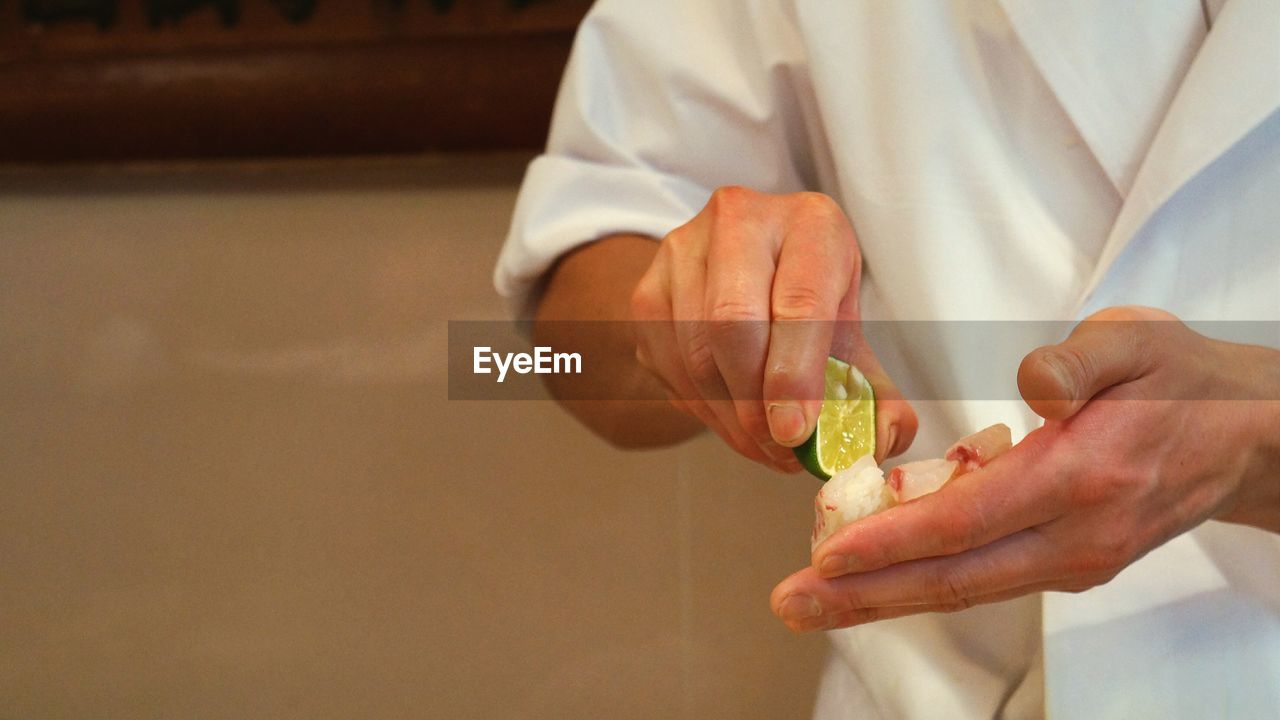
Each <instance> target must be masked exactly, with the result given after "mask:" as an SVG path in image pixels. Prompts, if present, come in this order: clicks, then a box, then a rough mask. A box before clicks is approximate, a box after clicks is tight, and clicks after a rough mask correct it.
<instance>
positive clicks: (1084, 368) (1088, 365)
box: [1053, 345, 1096, 389]
mask: <svg viewBox="0 0 1280 720" xmlns="http://www.w3.org/2000/svg"><path fill="white" fill-rule="evenodd" d="M1053 356H1054V358H1055V359H1056V360H1057V361H1058V363H1059V365H1060V366H1061V368H1062V369H1063V370H1065V371H1066V372H1067V374H1068V375H1070V377H1071V379H1072V380H1073V381H1074V385H1075V387H1076V388H1081V389H1083V388H1084V387H1085V384H1086V383H1087V382H1088V381H1089V378H1091V377H1094V370H1095V364H1096V363H1095V362H1094V360H1093V358H1092V357H1091V356H1090V355H1088V354H1087V353H1085V352H1084V351H1083V350H1082V349H1080V348H1078V347H1076V346H1074V345H1061V346H1058V347H1057V348H1055V349H1054V350H1053Z"/></svg>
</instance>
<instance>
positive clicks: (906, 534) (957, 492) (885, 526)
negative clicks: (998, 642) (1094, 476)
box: [812, 433, 1067, 578]
mask: <svg viewBox="0 0 1280 720" xmlns="http://www.w3.org/2000/svg"><path fill="white" fill-rule="evenodd" d="M1038 437H1039V436H1038V434H1037V433H1032V434H1031V435H1028V436H1027V438H1026V439H1024V440H1023V441H1022V442H1021V443H1019V444H1018V446H1016V447H1014V448H1013V449H1012V450H1010V451H1009V452H1007V453H1005V454H1004V455H1001V456H1000V457H999V458H996V459H995V460H994V461H992V462H991V464H989V465H987V466H986V467H984V468H981V469H979V470H975V471H973V472H970V473H966V474H964V475H961V476H960V477H958V478H956V479H955V480H952V481H951V482H949V483H947V484H946V485H945V486H944V487H943V488H942V489H941V490H939V491H937V492H935V493H931V494H929V495H925V496H924V497H921V498H917V499H915V500H912V501H911V502H908V503H905V504H903V505H899V506H897V507H893V508H890V509H888V510H886V511H884V512H881V513H877V514H875V515H872V516H870V517H867V518H863V519H862V520H859V521H857V522H855V523H852V524H850V525H848V526H846V527H844V528H841V529H840V530H838V531H837V532H835V533H833V534H832V535H831V537H829V538H827V539H826V540H824V541H823V542H822V543H821V544H820V545H818V547H816V548H815V549H814V552H813V556H812V564H813V567H814V568H815V569H816V570H817V571H818V574H820V575H821V576H823V577H827V578H831V577H837V576H840V575H845V574H848V573H863V572H870V571H872V570H878V569H880V568H883V567H887V566H889V565H893V564H895V563H901V562H907V561H910V560H919V559H921V558H929V557H942V556H947V555H957V554H959V553H962V552H965V551H966V550H970V549H972V548H975V547H981V546H983V545H986V544H987V543H990V542H993V541H995V540H998V539H1000V538H1002V537H1005V536H1008V535H1013V534H1014V533H1017V532H1019V531H1022V530H1025V529H1027V528H1029V527H1034V526H1036V525H1041V524H1043V523H1045V522H1048V521H1050V520H1053V519H1055V518H1057V517H1059V516H1061V515H1062V514H1064V512H1065V511H1064V508H1065V506H1066V502H1067V497H1066V489H1065V488H1064V487H1063V485H1064V484H1063V483H1061V482H1057V481H1056V479H1055V478H1053V477H1044V474H1045V473H1047V472H1053V471H1052V470H1048V469H1046V468H1045V467H1043V465H1044V463H1039V465H1040V466H1037V464H1038V462H1037V461H1039V460H1040V458H1041V457H1042V455H1043V453H1042V452H1041V451H1040V450H1039V448H1038V447H1037V445H1038ZM1036 473H1039V474H1040V475H1041V477H1040V478H1036V479H1037V480H1038V481H1036V482H1031V481H1029V479H1030V478H1034V477H1035V474H1036Z"/></svg>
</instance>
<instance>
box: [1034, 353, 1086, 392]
mask: <svg viewBox="0 0 1280 720" xmlns="http://www.w3.org/2000/svg"><path fill="white" fill-rule="evenodd" d="M1040 362H1042V363H1044V366H1045V367H1046V368H1048V369H1049V374H1050V375H1053V377H1054V379H1055V380H1057V381H1058V386H1059V387H1061V388H1062V389H1063V391H1064V392H1065V393H1066V396H1067V398H1070V399H1075V397H1076V396H1077V395H1078V394H1079V390H1078V389H1077V388H1076V377H1075V374H1074V373H1072V372H1071V371H1070V370H1069V369H1068V368H1067V364H1066V363H1065V362H1063V360H1062V358H1060V357H1058V356H1057V355H1054V354H1053V353H1045V354H1044V356H1042V357H1041V359H1040Z"/></svg>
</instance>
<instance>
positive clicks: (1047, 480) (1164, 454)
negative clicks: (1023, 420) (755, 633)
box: [771, 308, 1280, 631]
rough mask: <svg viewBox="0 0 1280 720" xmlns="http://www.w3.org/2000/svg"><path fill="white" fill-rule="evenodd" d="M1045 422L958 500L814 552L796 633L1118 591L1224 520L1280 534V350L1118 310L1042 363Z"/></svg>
mask: <svg viewBox="0 0 1280 720" xmlns="http://www.w3.org/2000/svg"><path fill="white" fill-rule="evenodd" d="M1018 383H1019V388H1020V389H1021V391H1022V393H1023V396H1024V397H1025V398H1026V399H1027V401H1028V404H1029V405H1030V406H1031V408H1032V409H1033V410H1035V411H1036V412H1037V413H1038V414H1040V415H1041V416H1043V417H1044V418H1045V419H1046V422H1045V425H1044V427H1042V428H1040V429H1038V430H1036V431H1035V432H1032V433H1031V434H1030V435H1028V436H1027V437H1026V439H1025V440H1023V441H1022V442H1021V443H1019V444H1018V445H1017V446H1015V447H1014V448H1013V449H1012V450H1010V451H1009V452H1007V453H1006V454H1004V455H1002V456H1001V457H999V458H997V459H996V460H995V461H993V462H992V463H991V464H990V465H989V466H987V467H986V468H984V469H981V470H978V471H975V472H973V473H970V474H967V475H963V476H961V477H959V478H957V479H956V480H955V481H953V482H952V483H950V484H948V485H947V486H945V487H944V488H943V489H942V490H940V491H938V492H937V493H934V494H932V495H928V496H925V497H923V498H920V499H918V500H916V501H913V502H910V503H907V504H905V505H902V506H899V507H896V508H892V509H890V510H888V511H885V512H883V513H881V514H879V515H873V516H871V517H869V518H866V519H864V520H862V521H859V522H857V523H854V524H852V525H850V526H848V527H846V528H843V529H842V530H841V531H839V532H837V533H836V534H835V535H833V536H832V537H831V538H829V539H828V540H827V541H826V542H824V543H822V544H821V545H819V546H818V547H817V548H815V550H814V553H813V557H812V567H809V568H806V569H804V570H802V571H800V572H798V573H796V574H794V575H792V576H791V577H789V578H787V579H786V580H784V581H783V582H782V583H780V584H779V585H778V587H777V588H775V589H774V591H773V596H772V598H771V604H772V607H773V609H774V612H775V613H777V614H778V616H779V617H781V618H782V619H783V620H784V621H785V622H786V623H787V625H788V626H790V627H791V628H792V629H793V630H797V631H805V630H823V629H830V628H837V627H846V626H850V625H857V624H861V623H866V622H871V621H875V620H882V619H886V618H893V617H900V616H904V615H912V614H916V613H923V612H939V611H941V612H948V611H954V610H960V609H963V608H967V607H969V606H972V605H975V604H979V603H988V602H995V601H999V600H1005V599H1009V598H1013V597H1017V596H1020V595H1025V594H1028V593H1032V592H1038V591H1043V590H1058V591H1068V592H1078V591H1082V590H1086V589H1088V588H1091V587H1094V586H1096V585H1100V584H1102V583H1105V582H1107V581H1108V580H1110V579H1111V578H1112V577H1114V576H1115V575H1116V574H1117V573H1119V572H1120V570H1122V569H1123V568H1125V567H1126V566H1128V565H1129V564H1130V563H1132V562H1134V561H1135V560H1137V559H1138V558H1140V557H1142V556H1143V555H1144V554H1145V553H1147V552H1148V551H1150V550H1152V549H1153V548H1155V547H1157V546H1158V545H1160V544H1162V543H1164V542H1166V541H1168V540H1169V539H1171V538H1173V537H1174V536H1176V535H1178V534H1180V533H1182V532H1185V531H1187V530H1189V529H1191V528H1193V527H1195V526H1196V525H1198V524H1200V523H1201V522H1204V521H1205V520H1207V519H1210V518H1218V519H1221V520H1226V521H1230V522H1238V523H1244V524H1250V525H1255V526H1257V527H1261V528H1264V529H1267V530H1270V531H1272V532H1280V400H1278V398H1280V352H1277V351H1275V350H1271V349H1267V348H1261V347H1257V346H1250V345H1238V344H1232V343H1224V342H1218V341H1214V340H1210V339H1208V338H1205V337H1203V336H1201V335H1198V334H1196V333H1194V332H1192V331H1191V330H1190V329H1189V328H1187V327H1186V326H1185V325H1183V324H1181V323H1179V322H1177V321H1176V318H1174V317H1173V316H1171V315H1168V314H1167V313H1162V312H1159V311H1156V310H1150V309H1146V308H1113V309H1109V310H1105V311H1102V312H1100V313H1098V314H1096V315H1094V316H1092V317H1091V318H1089V319H1088V320H1086V322H1085V323H1082V324H1081V325H1080V326H1078V327H1077V328H1076V330H1075V331H1074V332H1073V333H1072V335H1071V336H1070V337H1069V338H1068V339H1067V340H1066V341H1065V342H1063V343H1062V344H1060V345H1055V346H1050V347H1045V348H1040V349H1038V350H1036V351H1035V352H1032V353H1031V354H1030V355H1028V356H1027V357H1026V358H1025V359H1024V360H1023V363H1022V367H1021V368H1020V370H1019V373H1018Z"/></svg>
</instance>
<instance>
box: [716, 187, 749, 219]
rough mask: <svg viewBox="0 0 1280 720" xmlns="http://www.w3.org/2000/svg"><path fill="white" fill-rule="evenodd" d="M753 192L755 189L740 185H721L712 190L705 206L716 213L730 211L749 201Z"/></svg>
mask: <svg viewBox="0 0 1280 720" xmlns="http://www.w3.org/2000/svg"><path fill="white" fill-rule="evenodd" d="M755 194H756V193H755V191H753V190H750V189H748V188H746V187H743V186H742V185H723V186H721V187H718V188H716V189H715V190H714V191H712V193H711V199H710V200H709V201H708V202H707V207H708V208H710V209H711V211H712V212H713V213H716V214H719V213H724V212H729V213H732V212H734V211H735V210H737V209H739V208H741V207H743V206H744V205H746V204H747V203H749V202H751V201H752V199H753V198H754V196H755Z"/></svg>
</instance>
